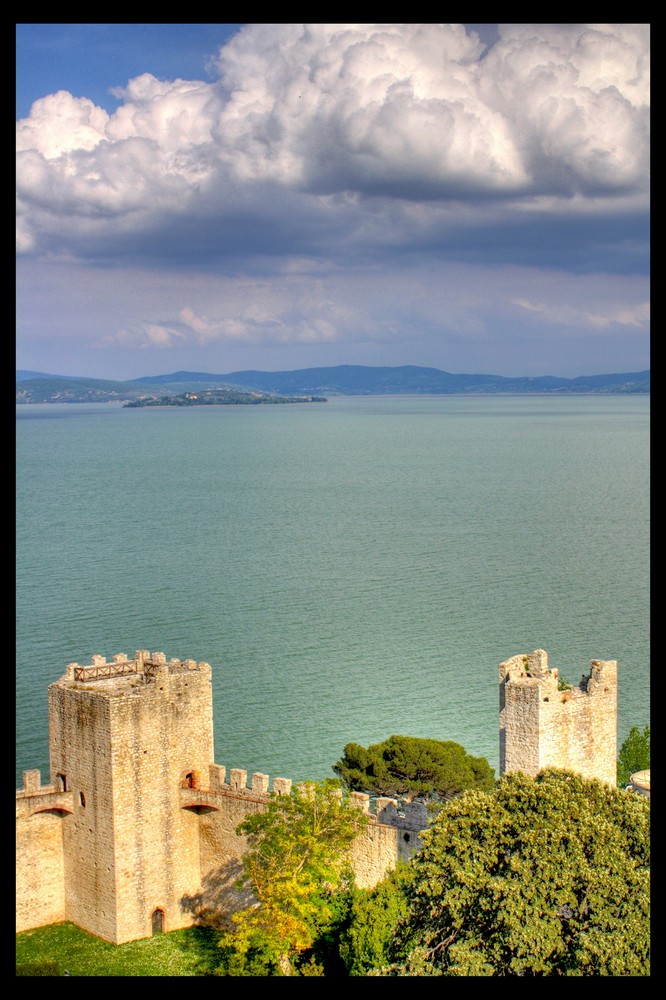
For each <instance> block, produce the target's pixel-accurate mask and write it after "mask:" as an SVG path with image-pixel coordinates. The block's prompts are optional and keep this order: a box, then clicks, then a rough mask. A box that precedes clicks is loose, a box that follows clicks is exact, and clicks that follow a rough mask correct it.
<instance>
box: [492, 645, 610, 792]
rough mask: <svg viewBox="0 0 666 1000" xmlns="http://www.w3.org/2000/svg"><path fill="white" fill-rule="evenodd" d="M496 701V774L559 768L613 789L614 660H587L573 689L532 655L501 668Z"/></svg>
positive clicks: (541, 653) (539, 653)
mask: <svg viewBox="0 0 666 1000" xmlns="http://www.w3.org/2000/svg"><path fill="white" fill-rule="evenodd" d="M499 695H500V774H505V773H507V772H509V771H524V772H525V773H526V774H529V775H532V776H535V775H536V774H538V772H539V771H541V770H543V768H545V767H561V768H565V769H570V770H573V771H578V772H579V773H581V774H584V775H586V777H591V778H599V779H601V780H602V781H605V782H608V783H609V784H615V781H616V766H617V765H616V761H617V662H616V661H615V660H591V661H590V671H589V673H588V674H583V676H582V678H581V680H580V683H579V684H577V685H574V684H570V683H568V682H566V681H564V680H563V679H562V678H561V677H560V674H559V670H558V669H557V668H550V667H549V666H548V655H547V654H546V652H545V650H543V649H536V650H534V652H533V653H528V654H521V655H519V656H513V657H511V659H509V660H506V661H505V662H504V663H500V666H499Z"/></svg>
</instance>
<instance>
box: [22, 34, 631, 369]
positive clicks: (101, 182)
mask: <svg viewBox="0 0 666 1000" xmlns="http://www.w3.org/2000/svg"><path fill="white" fill-rule="evenodd" d="M16 38H17V49H16V70H17V74H16V76H17V109H16V116H17V171H16V174H17V196H18V197H17V205H18V209H17V270H16V275H17V348H16V362H17V367H19V368H27V369H31V370H36V371H45V372H52V373H59V374H74V375H90V376H95V377H99V378H105V377H106V378H117V379H124V378H135V377H139V376H141V375H149V374H160V373H162V374H166V373H168V372H172V371H176V370H182V369H187V370H196V371H208V372H217V373H222V372H232V371H238V370H243V369H261V370H280V369H292V368H307V367H313V366H318V365H337V364H364V365H402V364H416V365H427V366H433V367H436V368H441V369H444V370H446V371H451V372H489V373H494V374H503V375H546V374H550V375H563V376H569V377H573V376H576V375H583V374H598V373H608V372H628V371H639V370H642V369H644V368H647V367H649V59H650V45H649V26H648V25H627V24H618V25H612V24H508V25H503V24H499V25H485V24H484V25H476V24H470V25H438V24H248V25H239V24H221V25H216V24H19V25H17V35H16Z"/></svg>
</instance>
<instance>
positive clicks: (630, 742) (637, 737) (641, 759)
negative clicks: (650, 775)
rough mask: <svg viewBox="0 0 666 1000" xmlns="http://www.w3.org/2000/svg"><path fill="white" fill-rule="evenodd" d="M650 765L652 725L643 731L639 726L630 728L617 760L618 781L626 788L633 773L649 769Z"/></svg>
mask: <svg viewBox="0 0 666 1000" xmlns="http://www.w3.org/2000/svg"><path fill="white" fill-rule="evenodd" d="M649 767H650V727H649V726H646V727H645V729H644V730H643V732H641V731H640V729H639V728H638V726H633V727H632V729H630V730H629V735H628V736H627V738H626V740H625V741H624V743H623V744H622V746H621V748H620V756H619V757H618V761H617V783H618V785H621V786H622V788H625V787H626V785H628V784H629V781H630V779H631V776H632V774H636V772H637V771H647V769H648V768H649Z"/></svg>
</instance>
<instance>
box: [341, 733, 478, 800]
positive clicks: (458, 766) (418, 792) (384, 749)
mask: <svg viewBox="0 0 666 1000" xmlns="http://www.w3.org/2000/svg"><path fill="white" fill-rule="evenodd" d="M333 770H334V771H335V773H336V774H337V775H339V777H340V778H341V779H342V781H343V783H344V784H345V785H346V786H347V787H348V788H350V789H352V790H354V791H362V792H368V793H369V794H376V795H390V796H402V797H404V798H415V797H417V796H418V797H423V798H430V799H439V800H442V801H447V800H449V799H452V798H453V797H454V796H456V795H459V794H460V792H462V791H464V790H465V789H468V788H477V789H480V790H490V789H491V788H492V787H493V785H494V781H495V773H494V771H493V769H492V768H491V767H490V765H489V763H488V761H487V760H486V759H485V757H472V756H471V755H470V754H468V753H467V752H466V751H465V749H464V747H462V746H460V744H459V743H452V742H450V741H441V740H428V739H419V738H418V737H415V736H391V737H390V739H388V740H385V741H384V742H383V743H375V744H374V745H373V746H370V747H368V748H367V749H366V748H365V747H362V746H360V745H359V744H358V743H348V744H347V746H346V747H345V749H344V754H343V756H342V758H341V760H339V761H338V762H337V764H334V766H333Z"/></svg>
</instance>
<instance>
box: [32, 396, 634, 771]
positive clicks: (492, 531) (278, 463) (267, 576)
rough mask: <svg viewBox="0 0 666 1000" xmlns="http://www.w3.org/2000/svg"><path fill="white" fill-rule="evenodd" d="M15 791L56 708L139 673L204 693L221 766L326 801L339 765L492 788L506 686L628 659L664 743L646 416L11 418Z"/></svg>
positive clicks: (344, 408) (547, 412) (574, 408)
mask: <svg viewBox="0 0 666 1000" xmlns="http://www.w3.org/2000/svg"><path fill="white" fill-rule="evenodd" d="M16 417H17V420H16V433H17V500H16V506H17V524H16V530H17V576H16V595H17V597H16V606H17V654H16V671H17V677H16V691H17V705H16V707H17V783H18V785H20V784H21V771H22V770H25V769H30V768H40V769H41V770H42V772H43V777H44V780H45V779H46V777H47V776H48V773H49V767H48V741H47V691H46V688H47V685H48V684H49V683H51V682H53V681H55V680H57V679H58V677H60V676H61V674H62V673H64V669H65V666H66V664H67V663H69V662H71V661H78V662H79V663H82V664H84V663H89V662H90V658H91V656H92V655H93V654H95V653H100V654H102V655H104V656H106V657H107V658H109V659H110V658H111V657H112V656H113V655H114V654H115V653H119V652H123V653H127V654H128V655H130V656H131V655H132V654H133V653H134V651H135V650H136V649H140V648H145V649H150V650H151V651H153V652H156V651H161V652H164V653H165V654H166V656H167V659H169V658H171V657H178V658H183V659H184V658H192V659H195V660H206V661H208V662H209V663H210V664H211V666H212V668H213V686H214V695H213V697H214V716H215V758H216V763H218V764H222V765H225V766H226V767H227V768H231V767H239V768H244V769H246V770H247V771H248V773H252V772H254V771H260V772H263V773H266V774H269V775H270V776H271V777H278V776H280V777H286V778H292V779H294V780H295V781H297V780H302V779H305V778H324V777H332V776H333V772H332V765H333V764H334V763H335V761H336V760H338V759H339V757H340V756H341V754H342V752H343V748H344V746H345V744H346V743H348V742H356V743H361V744H363V745H364V746H367V745H369V744H370V743H375V742H379V741H381V740H384V739H386V738H388V737H389V736H391V735H393V734H400V735H408V736H423V737H432V738H435V739H442V740H455V741H456V742H458V743H461V744H462V745H463V746H464V747H465V748H466V749H467V750H468V751H469V752H470V753H473V754H475V755H480V756H484V757H487V758H488V760H489V762H490V764H491V766H492V767H494V768H495V769H496V771H497V768H498V759H499V746H498V665H499V663H500V662H501V661H503V660H505V659H507V658H508V657H510V656H513V655H514V654H518V653H525V652H531V651H532V650H533V649H536V648H543V649H545V650H546V651H547V652H548V654H549V661H550V665H551V666H554V667H558V668H559V671H560V675H561V676H563V677H564V678H565V679H566V680H568V681H570V682H573V683H578V682H579V681H580V678H581V675H582V674H583V672H587V670H588V667H589V661H590V660H591V659H616V660H617V661H618V670H619V706H618V715H619V725H618V728H619V732H618V735H619V740H620V742H621V741H622V739H624V737H625V736H626V735H627V733H628V731H629V729H630V728H631V726H633V725H638V726H641V727H642V726H644V725H647V724H648V723H649V679H650V669H649V624H650V622H649V589H650V581H649V397H647V396H558V397H550V396H511V397H502V396H486V397H483V396H478V397H463V396H393V397H376V396H372V397H331V398H330V399H329V401H328V402H327V403H323V404H304V405H298V406H296V405H283V406H222V407H192V408H188V409H181V408H146V409H125V408H123V407H122V406H119V405H117V404H53V405H52V404H45V405H31V406H19V407H17V408H16Z"/></svg>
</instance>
